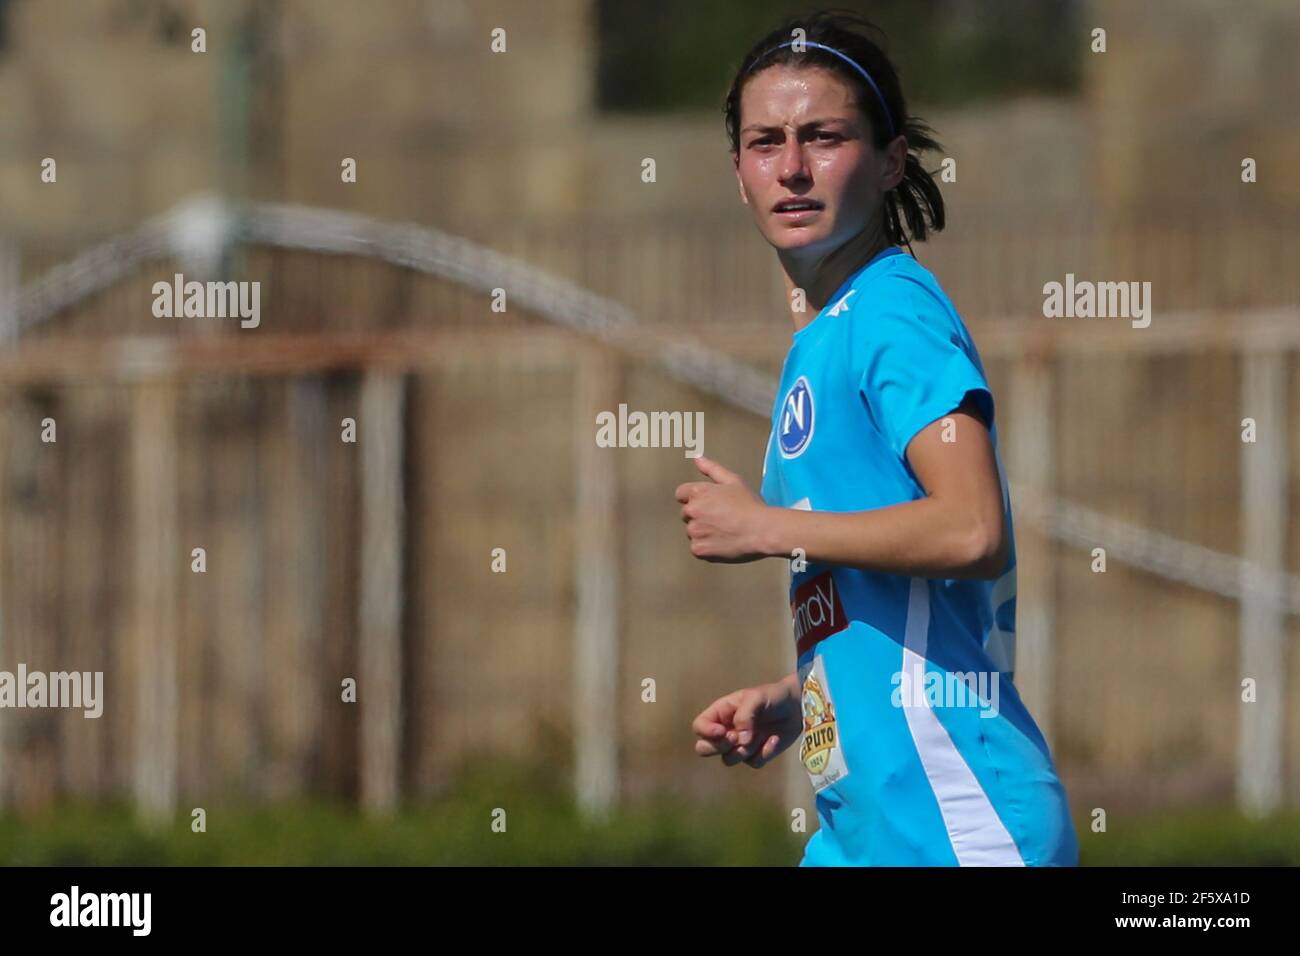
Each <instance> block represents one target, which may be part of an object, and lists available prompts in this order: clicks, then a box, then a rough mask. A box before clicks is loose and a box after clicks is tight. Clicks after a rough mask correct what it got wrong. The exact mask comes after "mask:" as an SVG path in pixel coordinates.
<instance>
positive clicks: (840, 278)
mask: <svg viewBox="0 0 1300 956" xmlns="http://www.w3.org/2000/svg"><path fill="white" fill-rule="evenodd" d="M887 248H889V240H888V239H886V238H885V234H884V230H883V229H882V228H880V226H879V224H873V225H872V226H868V227H867V228H866V229H863V230H862V231H861V232H860V233H858V234H857V235H856V236H854V237H853V238H852V239H850V240H849V241H848V242H846V243H844V244H843V245H841V246H839V247H838V248H836V249H834V250H832V251H831V252H830V253H827V254H826V255H823V256H814V257H810V258H805V257H795V256H794V255H791V254H790V253H787V252H784V251H783V252H779V253H778V257H779V258H780V260H781V267H782V268H783V269H784V270H785V291H786V302H787V303H788V304H789V305H790V307H791V308H790V317H791V318H792V319H793V320H794V330H795V331H796V332H798V331H799V330H800V329H802V328H803V327H804V326H806V325H807V324H808V323H810V322H811V321H812V320H813V319H815V318H817V315H818V313H820V312H821V310H822V309H824V308H825V307H826V305H827V303H828V302H829V301H830V298H831V296H833V295H834V294H835V292H836V290H837V289H839V287H840V286H842V285H843V284H844V280H846V279H847V278H849V276H851V275H853V273H855V272H857V271H858V270H859V269H861V268H862V267H863V266H864V265H866V264H867V263H868V262H870V261H871V260H872V259H874V258H875V257H876V256H877V255H879V254H880V253H881V252H882V251H883V250H885V249H887ZM795 289H802V290H803V291H804V296H805V298H804V303H803V305H804V309H803V311H798V310H796V309H795V307H794V306H795V301H794V295H793V293H794V290H795Z"/></svg>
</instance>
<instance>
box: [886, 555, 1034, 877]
mask: <svg viewBox="0 0 1300 956" xmlns="http://www.w3.org/2000/svg"><path fill="white" fill-rule="evenodd" d="M929 631H930V583H929V582H928V581H926V580H925V579H924V578H912V590H911V593H910V594H909V596H908V602H907V629H906V634H905V637H904V644H903V670H904V672H905V673H906V674H907V676H908V679H909V683H910V686H912V687H924V686H925V655H926V652H927V650H928V649H929ZM919 700H920V703H916V704H913V703H911V702H909V701H907V699H906V698H905V699H904V704H903V714H904V716H905V717H906V718H907V727H908V730H910V731H911V732H912V742H913V743H914V744H915V745H916V753H917V756H918V757H920V758H921V766H922V767H924V768H925V776H926V777H927V779H929V781H930V788H931V790H933V791H934V796H935V799H936V800H937V801H938V802H939V812H940V813H941V814H942V815H943V825H944V827H945V828H946V829H947V831H948V840H949V842H950V843H951V844H952V850H953V853H955V854H956V856H957V863H958V865H959V866H1024V865H1025V861H1024V859H1022V858H1021V856H1020V851H1019V850H1018V849H1016V843H1015V841H1014V840H1013V839H1011V834H1010V833H1008V832H1007V828H1006V827H1005V826H1003V825H1002V820H1001V819H1000V818H999V817H998V815H997V811H995V810H994V809H993V804H992V803H990V802H989V798H988V794H986V793H985V792H984V789H983V788H982V787H981V786H980V784H979V781H978V780H977V779H975V774H973V773H972V772H971V769H970V767H969V766H968V765H967V764H966V760H965V758H963V757H962V755H961V753H959V752H958V750H957V747H956V745H954V744H953V742H952V738H951V737H950V736H948V731H947V730H946V729H945V728H944V726H943V724H941V723H939V718H938V717H937V716H936V715H935V713H934V710H933V709H932V708H931V707H930V704H929V701H928V700H927V699H926V696H925V695H924V694H921V695H919Z"/></svg>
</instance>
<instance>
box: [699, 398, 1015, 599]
mask: <svg viewBox="0 0 1300 956" xmlns="http://www.w3.org/2000/svg"><path fill="white" fill-rule="evenodd" d="M947 419H951V420H952V425H953V427H952V428H951V429H948V428H947V422H946V420H947ZM945 431H948V432H949V433H950V434H949V435H948V437H951V438H952V439H953V440H952V441H944V437H945ZM906 455H907V462H908V464H909V465H910V466H911V468H912V472H913V474H915V475H916V477H917V480H918V481H919V482H920V484H921V487H922V488H923V489H924V490H925V492H926V496H925V497H924V498H921V499H918V500H916V501H909V502H905V503H902V504H897V505H891V506H889V507H885V508H878V509H875V510H872V511H860V512H850V513H832V512H819V511H800V510H795V509H790V508H773V507H770V506H768V505H765V504H764V503H763V502H762V500H761V499H759V498H757V496H755V495H754V494H753V493H752V492H750V491H749V489H748V488H746V487H745V485H744V483H743V482H742V481H741V480H740V479H739V478H738V477H737V476H736V475H734V474H732V473H731V472H730V471H728V470H727V469H725V468H723V467H722V466H720V465H718V464H717V463H716V462H711V461H707V460H697V464H698V467H699V468H700V470H701V471H702V472H704V474H705V475H707V476H708V477H709V478H711V479H712V482H711V483H710V482H691V483H688V484H686V485H683V486H681V487H680V488H679V489H678V500H679V501H681V502H682V503H683V504H682V519H683V521H685V522H686V523H687V535H688V537H690V539H691V553H692V554H693V555H695V556H696V557H699V558H703V559H705V560H709V561H733V562H734V561H750V560H754V559H756V558H761V557H783V558H787V559H788V558H790V557H791V556H793V555H794V554H795V553H796V549H800V550H801V551H802V554H803V556H804V557H805V558H806V559H807V560H808V561H814V562H828V563H832V564H843V565H849V566H853V567H860V568H866V569H868V570H872V571H881V572H885V573H890V574H903V575H914V576H920V577H937V578H967V577H968V578H993V577H996V576H997V575H998V574H1000V573H1001V571H1002V569H1003V566H1004V564H1005V563H1006V554H1007V548H1008V546H1009V545H1008V540H1007V536H1006V533H1005V532H1006V528H1005V521H1006V519H1005V515H1004V513H1003V508H1002V488H1001V483H1000V481H999V479H998V467H997V459H996V457H995V455H994V452H993V443H992V440H991V439H990V437H989V433H988V429H987V428H986V427H985V425H984V422H983V421H982V420H981V419H980V418H979V416H978V415H976V414H972V413H971V412H969V411H967V410H966V407H965V406H963V407H962V408H961V409H958V410H956V411H953V412H952V413H950V414H949V415H945V416H944V417H943V418H941V419H939V420H937V421H935V422H932V423H931V424H929V425H927V426H926V427H925V428H923V429H922V430H921V431H919V432H918V433H917V434H916V436H915V437H914V438H913V439H912V440H911V442H909V443H908V446H907V450H906Z"/></svg>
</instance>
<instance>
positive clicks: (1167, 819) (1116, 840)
mask: <svg viewBox="0 0 1300 956" xmlns="http://www.w3.org/2000/svg"><path fill="white" fill-rule="evenodd" d="M1085 826H1086V824H1083V823H1079V824H1078V830H1079V854H1080V863H1081V864H1082V865H1084V866H1300V813H1295V812H1289V813H1284V814H1278V815H1276V816H1274V817H1271V818H1269V819H1267V820H1260V821H1251V820H1247V819H1246V818H1244V817H1242V816H1241V815H1240V814H1238V813H1237V812H1235V811H1233V810H1230V809H1218V810H1204V811H1195V812H1183V813H1162V814H1158V815H1152V816H1149V817H1142V818H1138V819H1134V820H1132V821H1126V822H1121V823H1117V822H1116V820H1115V817H1114V815H1112V817H1111V820H1110V825H1109V826H1108V827H1107V832H1106V833H1093V832H1092V831H1091V830H1089V829H1085Z"/></svg>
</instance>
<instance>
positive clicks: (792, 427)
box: [777, 375, 813, 458]
mask: <svg viewBox="0 0 1300 956" xmlns="http://www.w3.org/2000/svg"><path fill="white" fill-rule="evenodd" d="M812 436H813V394H812V388H811V387H810V386H809V385H808V379H806V378H804V377H803V376H802V375H800V376H799V377H798V378H797V379H795V383H794V384H793V385H791V386H790V391H788V392H786V395H785V401H783V402H782V403H781V420H780V421H779V422H777V447H779V448H780V449H781V456H782V457H783V458H798V457H799V456H800V455H802V454H803V450H804V449H805V448H807V447H808V443H809V442H810V441H812Z"/></svg>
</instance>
